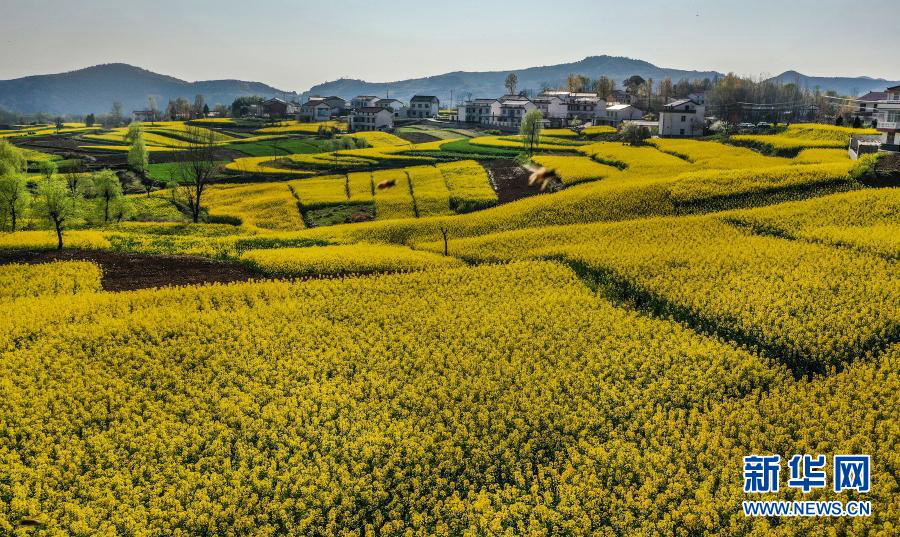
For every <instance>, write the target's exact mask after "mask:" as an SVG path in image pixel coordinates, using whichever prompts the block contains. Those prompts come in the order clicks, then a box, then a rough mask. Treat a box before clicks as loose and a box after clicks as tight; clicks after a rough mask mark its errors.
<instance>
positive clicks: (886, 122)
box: [875, 86, 900, 152]
mask: <svg viewBox="0 0 900 537" xmlns="http://www.w3.org/2000/svg"><path fill="white" fill-rule="evenodd" d="M885 93H886V96H885V98H884V99H883V100H880V101H878V116H877V123H876V125H875V128H876V129H878V132H880V133H881V150H882V151H893V152H898V151H900V134H898V133H900V86H892V87H890V88H888V89H887V91H886V92H885Z"/></svg>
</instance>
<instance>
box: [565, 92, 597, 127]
mask: <svg viewBox="0 0 900 537" xmlns="http://www.w3.org/2000/svg"><path fill="white" fill-rule="evenodd" d="M573 95H578V96H577V97H576V96H573V97H571V98H570V99H569V102H568V104H567V106H566V117H568V119H569V122H572V121H574V120H578V121H581V122H587V121H592V120H593V119H594V117H595V116H596V114H597V109H598V105H600V108H606V101H601V100H600V99H599V98H598V97H597V96H596V95H589V94H588V95H579V94H573Z"/></svg>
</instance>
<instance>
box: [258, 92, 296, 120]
mask: <svg viewBox="0 0 900 537" xmlns="http://www.w3.org/2000/svg"><path fill="white" fill-rule="evenodd" d="M260 110H261V112H262V115H263V116H264V117H287V116H295V115H297V114H299V113H300V105H299V104H297V103H294V102H288V101H285V100H284V99H279V98H278V97H273V98H271V99H269V100H268V101H263V102H262V103H260Z"/></svg>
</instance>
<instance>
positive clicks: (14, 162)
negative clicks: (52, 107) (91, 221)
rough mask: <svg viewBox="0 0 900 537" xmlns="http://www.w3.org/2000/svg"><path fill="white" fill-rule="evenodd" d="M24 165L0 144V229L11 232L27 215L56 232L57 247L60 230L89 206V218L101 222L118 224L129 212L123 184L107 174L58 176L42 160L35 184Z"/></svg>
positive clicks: (8, 146)
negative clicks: (90, 213)
mask: <svg viewBox="0 0 900 537" xmlns="http://www.w3.org/2000/svg"><path fill="white" fill-rule="evenodd" d="M27 166H28V163H27V161H26V160H25V158H24V157H23V156H22V153H21V152H20V151H19V150H18V149H16V148H15V147H14V146H13V145H11V144H9V143H7V142H5V141H0V228H4V229H8V230H10V231H16V230H17V229H20V228H21V222H22V221H23V220H24V218H25V216H31V218H32V220H34V221H38V222H39V221H43V222H44V223H45V224H47V225H48V227H50V228H51V229H53V230H54V231H55V232H56V236H57V246H58V248H60V249H61V248H62V246H63V231H64V230H65V229H66V228H67V227H68V226H70V225H71V224H72V222H73V221H74V220H76V219H81V218H86V217H89V216H91V215H88V214H85V211H86V210H88V208H89V207H90V206H91V205H92V206H93V209H92V210H93V212H94V215H93V216H94V217H95V219H96V220H97V221H98V222H102V223H109V222H113V221H121V220H122V219H123V218H127V217H128V215H129V214H130V212H131V206H130V204H129V202H128V200H127V198H125V196H124V194H123V192H122V183H121V181H120V180H119V177H118V176H117V175H116V174H115V173H114V172H113V171H111V170H100V171H97V172H95V173H92V174H88V173H84V172H81V171H80V170H77V169H73V170H71V171H69V172H67V173H64V174H59V173H57V168H56V165H55V164H53V162H50V161H43V162H40V163H39V169H40V176H39V178H38V179H37V180H34V179H29V178H28V177H27V176H26V173H25V172H26V170H27ZM85 200H87V201H89V202H93V203H92V204H91V203H87V204H86V203H84V201H85Z"/></svg>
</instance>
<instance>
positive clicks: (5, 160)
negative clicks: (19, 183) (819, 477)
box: [0, 140, 28, 176]
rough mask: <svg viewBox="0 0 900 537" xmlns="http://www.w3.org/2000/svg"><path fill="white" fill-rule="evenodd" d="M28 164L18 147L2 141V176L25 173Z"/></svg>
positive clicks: (0, 166) (0, 155)
mask: <svg viewBox="0 0 900 537" xmlns="http://www.w3.org/2000/svg"><path fill="white" fill-rule="evenodd" d="M27 165H28V162H27V161H26V160H25V157H24V156H23V155H22V152H21V151H20V150H19V148H17V147H16V146H14V145H12V144H11V143H9V142H7V141H6V140H0V176H3V175H15V174H20V173H25V168H26V166H27Z"/></svg>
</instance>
